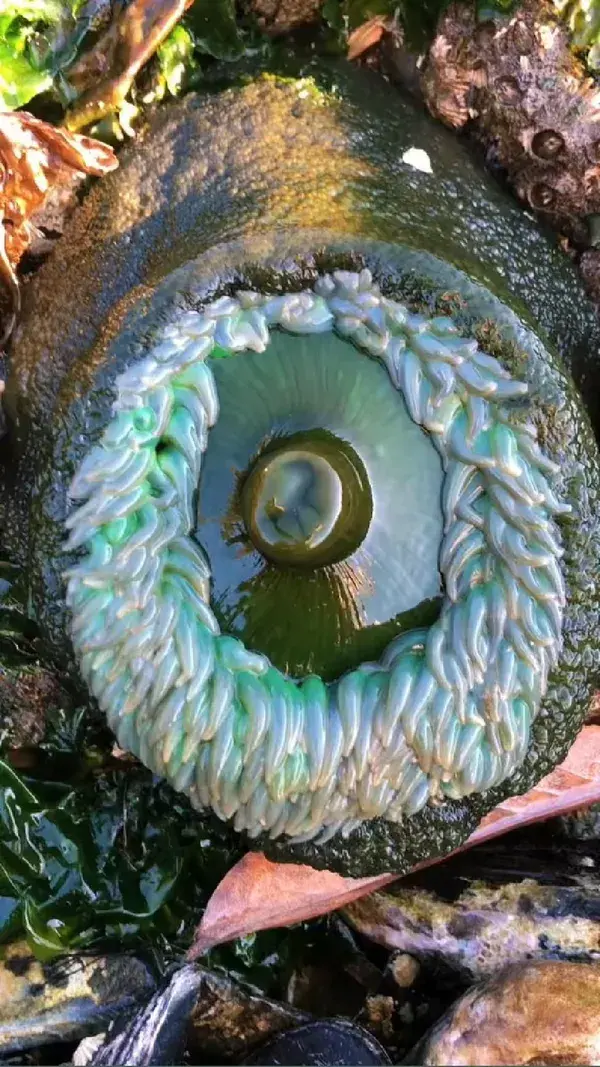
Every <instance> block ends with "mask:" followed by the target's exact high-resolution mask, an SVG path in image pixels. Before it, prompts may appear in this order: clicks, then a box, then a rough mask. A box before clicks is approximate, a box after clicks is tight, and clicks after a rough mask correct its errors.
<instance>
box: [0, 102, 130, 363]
mask: <svg viewBox="0 0 600 1067" xmlns="http://www.w3.org/2000/svg"><path fill="white" fill-rule="evenodd" d="M116 166H117V159H116V156H115V154H114V152H113V150H112V148H109V147H108V145H105V144H102V143H101V142H100V141H95V140H92V138H90V137H81V136H79V135H78V134H73V133H69V132H67V131H66V130H61V129H58V128H57V127H55V126H51V125H50V124H49V123H47V122H42V121H41V120H40V119H36V118H34V117H33V115H29V114H28V113H27V112H25V111H2V112H0V223H1V225H0V281H2V282H4V283H5V286H6V288H7V291H8V298H9V300H10V305H11V307H10V312H9V314H8V316H7V320H8V321H5V323H4V335H3V336H0V344H2V343H3V341H4V340H5V339H6V336H7V335H8V333H10V330H11V329H12V325H13V323H14V318H15V315H16V313H17V310H18V306H19V286H18V282H17V276H16V273H15V271H16V267H17V264H18V263H19V260H20V259H21V256H22V255H23V253H24V252H25V250H26V249H27V248H28V247H29V244H30V242H31V238H32V234H33V230H32V226H31V218H32V216H33V215H34V214H35V213H36V212H37V211H38V210H39V208H40V207H41V206H42V204H43V203H44V200H45V199H46V197H47V195H48V193H49V192H50V191H51V190H53V189H55V188H56V187H57V186H60V185H63V184H66V183H68V182H70V181H71V180H72V177H73V174H74V173H76V174H94V175H102V174H106V173H107V172H108V171H110V170H114V168H115V167H116ZM0 333H1V331H0Z"/></svg>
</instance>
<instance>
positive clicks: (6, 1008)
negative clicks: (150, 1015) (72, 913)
mask: <svg viewBox="0 0 600 1067" xmlns="http://www.w3.org/2000/svg"><path fill="white" fill-rule="evenodd" d="M153 988H154V981H153V979H152V977H151V975H150V973H149V971H148V969H147V967H146V966H145V964H143V963H142V962H140V961H139V960H137V959H135V958H134V957H130V956H89V957H87V958H75V957H72V958H66V959H64V960H59V961H57V962H54V963H51V964H44V963H41V962H40V961H39V960H37V959H35V958H34V956H33V955H32V954H31V951H30V949H29V948H28V946H27V944H25V943H24V942H16V943H14V944H10V945H8V946H7V947H6V948H5V949H4V952H3V959H2V962H1V963H0V1055H2V1056H4V1055H7V1054H9V1053H13V1052H18V1051H21V1050H23V1049H29V1048H37V1047H38V1046H42V1045H48V1044H52V1043H54V1042H59V1041H60V1042H64V1041H77V1040H79V1039H80V1038H83V1037H84V1036H85V1035H87V1034H94V1033H97V1032H98V1031H99V1030H102V1029H103V1028H104V1027H106V1025H107V1024H108V1022H110V1020H111V1019H114V1018H116V1017H117V1016H118V1015H119V1014H121V1013H124V1012H126V1011H128V1010H130V1009H131V1008H132V1007H133V1006H134V1005H135V1004H136V1003H137V1002H139V1001H140V1000H141V999H143V998H144V997H146V996H149V994H150V993H151V992H152V990H153Z"/></svg>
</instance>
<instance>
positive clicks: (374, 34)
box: [347, 15, 393, 60]
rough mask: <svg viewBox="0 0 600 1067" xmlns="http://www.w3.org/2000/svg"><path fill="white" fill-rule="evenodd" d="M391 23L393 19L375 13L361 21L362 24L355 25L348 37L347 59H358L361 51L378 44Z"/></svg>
mask: <svg viewBox="0 0 600 1067" xmlns="http://www.w3.org/2000/svg"><path fill="white" fill-rule="evenodd" d="M392 23H393V19H390V18H388V17H387V16H386V15H375V17H374V18H372V19H369V21H368V22H363V24H362V26H357V28H356V29H355V30H353V31H352V33H351V34H350V36H349V38H348V53H347V57H348V59H350V60H352V59H358V57H359V56H362V54H363V52H366V51H368V49H369V48H372V47H373V45H376V44H378V43H379V41H380V40H381V38H382V37H383V35H384V33H385V32H386V30H388V29H389V28H390V25H391V24H392Z"/></svg>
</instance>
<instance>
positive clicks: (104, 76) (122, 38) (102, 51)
mask: <svg viewBox="0 0 600 1067" xmlns="http://www.w3.org/2000/svg"><path fill="white" fill-rule="evenodd" d="M192 2H193V0H132V2H131V3H130V4H128V5H127V7H125V8H123V7H120V6H119V7H118V8H117V10H116V14H115V17H114V19H113V21H112V23H111V25H110V26H109V28H108V30H107V31H106V33H104V34H103V35H102V36H101V37H100V39H99V41H98V42H97V44H96V45H95V46H94V47H93V48H91V49H90V50H89V51H88V52H86V53H85V55H84V56H82V58H81V59H80V60H79V61H78V62H77V63H76V64H75V65H74V66H73V67H71V69H70V70H69V82H70V83H71V85H72V86H73V88H74V89H75V90H76V92H77V93H78V94H79V99H78V100H77V103H76V104H74V105H73V107H72V108H71V110H70V111H69V113H68V115H67V126H68V127H69V129H71V130H79V129H81V128H82V126H89V124H90V123H91V122H97V121H98V120H99V119H101V118H103V117H104V115H108V114H110V113H111V112H112V111H116V110H118V108H120V107H121V105H122V104H123V103H124V101H125V97H126V96H127V93H128V92H129V90H130V88H131V84H132V82H133V79H134V78H135V76H136V74H137V73H138V71H139V70H140V69H141V68H142V67H143V65H144V63H146V62H147V60H148V59H150V57H151V56H153V55H154V53H155V51H156V49H157V48H158V47H159V45H160V44H162V42H163V41H164V39H165V37H167V36H168V34H169V33H170V32H171V30H172V29H173V27H174V26H175V25H176V24H177V23H178V22H179V20H180V18H181V16H182V15H183V14H184V12H185V11H186V10H187V8H188V7H189V6H190V4H191V3H192Z"/></svg>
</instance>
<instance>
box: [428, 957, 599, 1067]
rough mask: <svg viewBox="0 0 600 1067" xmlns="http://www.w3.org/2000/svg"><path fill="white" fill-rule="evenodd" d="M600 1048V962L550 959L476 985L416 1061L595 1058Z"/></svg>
mask: <svg viewBox="0 0 600 1067" xmlns="http://www.w3.org/2000/svg"><path fill="white" fill-rule="evenodd" d="M599 1055H600V968H598V967H596V966H595V965H591V964H584V963H579V964H578V963H553V962H550V961H545V962H537V963H530V964H523V965H520V966H516V967H510V968H508V969H507V970H505V971H503V972H501V973H500V974H498V975H496V976H495V977H494V978H491V979H490V980H489V981H487V982H486V983H484V984H483V985H477V986H474V987H473V988H472V989H470V990H469V992H468V993H466V994H465V995H464V996H463V997H461V999H460V1000H459V1001H458V1002H457V1003H456V1004H455V1005H454V1007H453V1008H452V1009H451V1011H450V1012H449V1013H448V1015H447V1016H446V1017H445V1018H444V1019H443V1020H442V1021H441V1022H439V1023H438V1025H437V1026H436V1027H435V1028H434V1030H433V1031H432V1032H431V1033H430V1034H429V1035H428V1037H427V1038H426V1039H425V1041H424V1042H423V1044H422V1045H421V1046H420V1047H419V1048H418V1049H416V1050H415V1051H414V1052H413V1053H412V1055H411V1058H410V1062H411V1063H422V1064H430V1065H432V1067H433V1065H434V1064H444V1065H445V1067H450V1065H454V1064H462V1065H465V1067H466V1065H470V1064H474V1065H475V1064H481V1063H485V1064H489V1065H490V1067H491V1065H495V1064H535V1063H537V1064H554V1063H556V1064H558V1063H562V1064H568V1063H572V1064H595V1063H598V1057H599Z"/></svg>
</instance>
